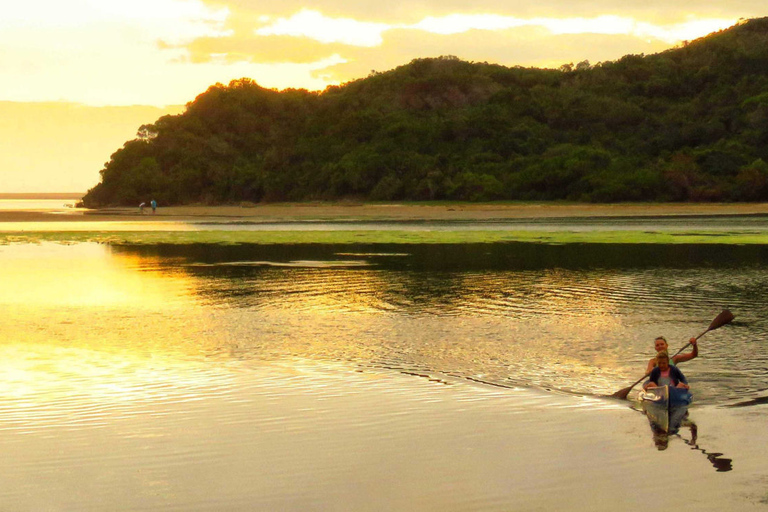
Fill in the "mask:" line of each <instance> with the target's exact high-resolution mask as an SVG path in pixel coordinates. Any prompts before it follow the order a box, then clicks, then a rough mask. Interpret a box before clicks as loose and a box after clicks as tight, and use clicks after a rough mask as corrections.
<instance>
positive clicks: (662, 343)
mask: <svg viewBox="0 0 768 512" xmlns="http://www.w3.org/2000/svg"><path fill="white" fill-rule="evenodd" d="M690 342H691V345H693V350H691V351H690V352H686V353H685V354H677V355H676V356H674V357H673V358H672V361H670V364H673V365H677V364H680V363H683V362H685V361H690V360H691V359H693V358H694V357H696V356H698V355H699V346H698V345H697V344H696V338H691V340H690ZM653 346H654V347H655V348H656V354H657V355H658V353H659V352H661V351H662V350H665V351H669V344H668V343H667V340H666V339H664V336H659V337H658V338H656V339H655V340H653ZM655 366H656V358H655V357H652V358H651V360H650V361H648V367H647V368H646V370H645V373H651V370H653V369H654V367H655Z"/></svg>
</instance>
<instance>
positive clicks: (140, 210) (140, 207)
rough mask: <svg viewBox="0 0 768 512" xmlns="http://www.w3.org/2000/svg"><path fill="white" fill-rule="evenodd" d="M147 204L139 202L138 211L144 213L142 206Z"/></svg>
mask: <svg viewBox="0 0 768 512" xmlns="http://www.w3.org/2000/svg"><path fill="white" fill-rule="evenodd" d="M146 205H147V203H141V204H140V205H139V213H140V214H142V215H144V207H145V206H146Z"/></svg>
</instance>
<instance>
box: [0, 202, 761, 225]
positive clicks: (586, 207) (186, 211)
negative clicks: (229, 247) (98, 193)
mask: <svg viewBox="0 0 768 512" xmlns="http://www.w3.org/2000/svg"><path fill="white" fill-rule="evenodd" d="M765 214H768V203H651V204H642V203H621V204H586V203H500V204H487V203H485V204H473V203H460V204H423V205H419V204H412V203H409V204H344V203H296V204H258V205H248V206H169V207H163V206H160V207H159V208H158V209H157V212H156V213H154V214H153V213H152V211H151V210H150V209H149V208H145V210H144V213H143V214H142V213H140V212H139V209H138V208H103V209H95V210H86V209H73V210H71V211H64V212H62V211H56V212H53V211H50V212H46V211H2V210H0V222H56V221H68V222H71V221H84V222H89V221H90V222H94V221H113V220H117V219H119V220H121V221H155V220H172V221H182V222H183V221H200V220H203V219H206V220H229V221H237V220H243V221H253V222H259V221H276V220H279V221H287V220H295V221H306V220H367V221H373V220H381V221H387V220H398V221H402V220H435V221H457V220H468V221H471V220H486V221H487V220H511V219H536V218H595V217H606V218H616V217H656V216H662V217H673V216H715V215H765Z"/></svg>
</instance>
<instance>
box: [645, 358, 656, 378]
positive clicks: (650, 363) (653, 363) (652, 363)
mask: <svg viewBox="0 0 768 512" xmlns="http://www.w3.org/2000/svg"><path fill="white" fill-rule="evenodd" d="M654 368H656V358H655V357H652V358H651V360H650V361H648V367H647V368H646V369H645V373H646V374H648V373H651V372H652V371H653V369H654Z"/></svg>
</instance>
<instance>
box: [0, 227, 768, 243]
mask: <svg viewBox="0 0 768 512" xmlns="http://www.w3.org/2000/svg"><path fill="white" fill-rule="evenodd" d="M42 242H58V243H82V242H93V243H102V244H111V245H154V244H223V245H229V244H465V243H466V244H469V243H504V242H526V243H539V244H667V245H669V244H726V245H768V233H765V232H756V231H711V232H687V231H626V230H623V231H622V230H616V231H579V232H573V231H522V230H521V231H468V230H462V231H405V230H391V231H390V230H355V231H299V230H297V231H222V230H210V231H111V232H110V231H105V232H101V231H100V232H94V231H24V232H18V231H15V232H0V245H7V244H11V243H14V244H15V243H42Z"/></svg>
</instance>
